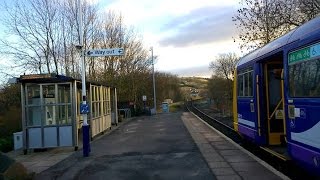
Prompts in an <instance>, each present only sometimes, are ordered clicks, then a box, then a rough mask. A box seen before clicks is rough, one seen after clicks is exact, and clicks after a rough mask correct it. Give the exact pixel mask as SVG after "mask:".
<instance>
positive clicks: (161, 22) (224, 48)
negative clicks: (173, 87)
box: [93, 0, 240, 77]
mask: <svg viewBox="0 0 320 180" xmlns="http://www.w3.org/2000/svg"><path fill="white" fill-rule="evenodd" d="M93 2H94V3H98V5H99V6H100V7H103V9H104V10H106V11H108V10H113V11H115V12H121V14H122V15H123V17H124V22H125V23H126V24H127V25H129V26H130V25H131V26H134V27H135V28H136V29H137V30H138V32H139V33H140V34H141V35H142V37H143V41H144V44H145V46H146V47H151V46H153V49H154V54H155V55H157V56H158V62H157V64H156V69H157V70H160V71H167V72H172V73H175V74H178V75H181V76H207V77H208V76H210V75H211V72H210V70H209V68H208V67H209V63H210V62H211V61H212V60H214V58H215V57H216V56H217V55H218V54H219V53H228V52H235V53H237V54H239V55H240V50H239V48H238V45H237V43H234V42H233V39H232V37H235V36H236V27H235V26H234V23H233V22H232V16H234V15H235V14H236V12H237V9H238V8H239V0H174V1H173V0H152V1H151V0H112V1H105V0H93Z"/></svg>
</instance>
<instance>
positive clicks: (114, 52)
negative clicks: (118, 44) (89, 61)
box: [85, 48, 124, 57]
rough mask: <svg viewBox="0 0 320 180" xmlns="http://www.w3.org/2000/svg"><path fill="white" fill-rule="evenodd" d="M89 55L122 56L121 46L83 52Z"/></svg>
mask: <svg viewBox="0 0 320 180" xmlns="http://www.w3.org/2000/svg"><path fill="white" fill-rule="evenodd" d="M85 55H86V56H89V57H100V56H123V55H124V49H123V48H111V49H90V50H88V51H87V52H86V53H85Z"/></svg>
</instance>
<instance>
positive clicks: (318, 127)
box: [234, 17, 320, 175]
mask: <svg viewBox="0 0 320 180" xmlns="http://www.w3.org/2000/svg"><path fill="white" fill-rule="evenodd" d="M236 68H237V70H236V71H237V72H236V73H237V76H236V78H235V86H234V88H235V90H234V92H236V96H234V105H235V107H236V108H234V116H235V118H234V126H235V129H236V130H237V131H238V132H239V133H240V134H241V135H243V136H244V137H245V138H247V139H250V140H251V141H253V142H254V143H256V144H259V145H261V146H263V147H262V148H266V149H268V151H269V152H271V153H273V154H280V156H279V157H283V158H287V155H290V156H291V158H292V159H293V160H294V161H296V162H298V163H299V164H300V165H301V166H302V167H303V168H306V169H308V170H309V171H312V172H315V173H316V174H318V175H320V118H319V114H320V113H319V112H320V17H317V18H315V19H313V20H311V21H309V22H307V23H305V24H304V25H302V26H300V27H298V28H296V29H295V30H293V31H291V32H289V33H287V34H286V35H284V36H282V37H280V38H278V39H276V40H274V41H272V42H271V43H269V44H267V45H265V46H264V47H262V48H260V49H258V50H256V51H254V52H252V53H250V54H248V55H247V56H245V57H243V58H242V59H240V61H239V63H238V64H237V67H236ZM251 83H252V84H251ZM250 89H251V90H252V91H250ZM287 153H289V154H287ZM282 155H283V156H282Z"/></svg>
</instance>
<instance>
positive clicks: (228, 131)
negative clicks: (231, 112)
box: [186, 102, 320, 180]
mask: <svg viewBox="0 0 320 180" xmlns="http://www.w3.org/2000/svg"><path fill="white" fill-rule="evenodd" d="M186 108H187V110H188V111H191V112H193V113H194V114H196V115H197V116H198V117H200V118H201V119H202V120H204V121H206V122H207V123H208V124H209V125H211V126H212V127H214V128H215V129H217V130H218V131H220V132H221V133H223V134H224V135H226V136H227V137H229V138H230V139H232V140H233V141H234V142H236V143H237V144H239V145H240V146H242V147H243V148H245V149H246V150H248V151H250V152H251V153H253V154H254V155H255V156H257V157H259V158H260V159H262V160H263V161H265V162H266V163H268V164H269V165H271V166H272V167H274V168H275V169H277V170H278V171H280V172H281V173H283V174H285V175H286V176H287V177H289V178H290V179H308V180H309V179H319V178H320V177H315V176H312V175H310V174H308V173H307V172H306V171H304V170H303V169H301V168H300V167H299V166H297V165H296V164H294V163H293V162H291V161H290V160H285V161H284V160H283V159H280V158H278V157H276V156H274V155H272V154H270V153H268V152H266V151H264V150H262V149H261V148H260V147H259V146H256V145H254V144H252V143H250V142H248V141H245V140H244V139H243V138H242V137H241V136H240V135H239V134H238V133H237V132H236V131H235V130H234V129H233V127H232V125H231V123H230V122H232V120H230V119H229V121H226V120H224V121H221V120H220V119H218V118H214V117H212V116H210V115H208V114H210V113H208V112H204V111H203V110H202V109H199V108H197V107H195V106H194V105H193V104H192V103H191V102H187V103H186ZM226 122H229V123H226Z"/></svg>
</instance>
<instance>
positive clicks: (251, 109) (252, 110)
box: [250, 103, 254, 112]
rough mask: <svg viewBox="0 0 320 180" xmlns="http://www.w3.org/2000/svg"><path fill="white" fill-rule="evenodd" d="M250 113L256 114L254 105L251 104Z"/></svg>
mask: <svg viewBox="0 0 320 180" xmlns="http://www.w3.org/2000/svg"><path fill="white" fill-rule="evenodd" d="M250 111H251V112H254V103H250Z"/></svg>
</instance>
